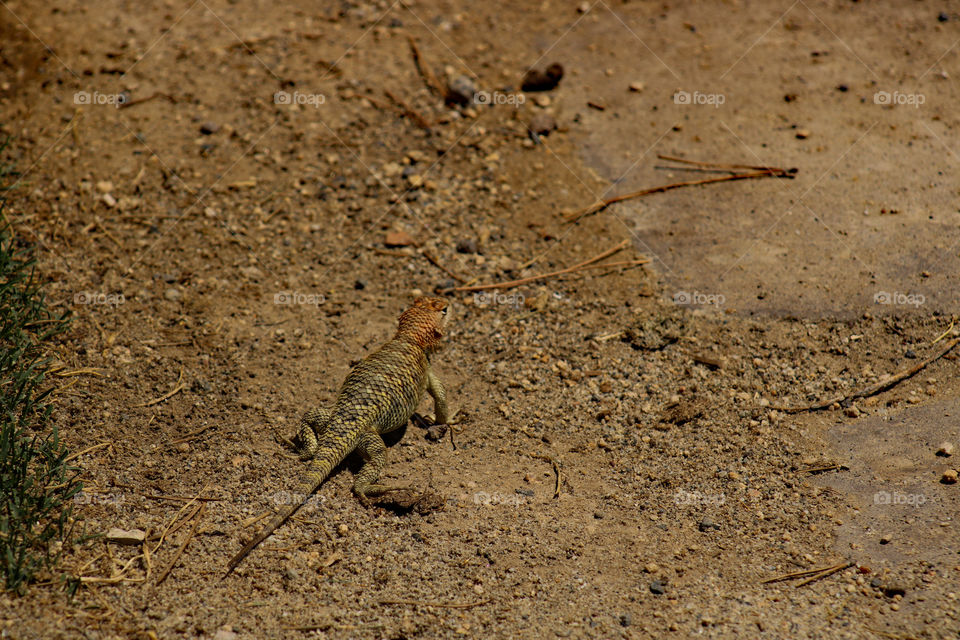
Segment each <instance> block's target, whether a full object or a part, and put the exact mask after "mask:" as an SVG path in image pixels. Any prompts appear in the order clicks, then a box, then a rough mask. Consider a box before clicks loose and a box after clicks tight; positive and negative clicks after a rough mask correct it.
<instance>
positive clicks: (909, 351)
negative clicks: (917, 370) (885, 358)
mask: <svg viewBox="0 0 960 640" xmlns="http://www.w3.org/2000/svg"><path fill="white" fill-rule="evenodd" d="M903 357H904V358H909V359H910V360H914V359H915V358H916V357H917V352H916V351H914V350H913V349H907V351H906V353H904V354H903Z"/></svg>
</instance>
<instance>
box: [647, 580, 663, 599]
mask: <svg viewBox="0 0 960 640" xmlns="http://www.w3.org/2000/svg"><path fill="white" fill-rule="evenodd" d="M666 592H667V586H666V585H665V584H663V582H662V581H660V580H654V581H653V582H651V583H650V593H652V594H654V595H658V596H662V595H663V594H665V593H666Z"/></svg>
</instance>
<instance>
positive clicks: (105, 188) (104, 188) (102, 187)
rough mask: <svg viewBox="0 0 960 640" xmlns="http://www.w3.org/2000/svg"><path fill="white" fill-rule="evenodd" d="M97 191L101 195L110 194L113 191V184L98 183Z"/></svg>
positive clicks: (103, 181)
mask: <svg viewBox="0 0 960 640" xmlns="http://www.w3.org/2000/svg"><path fill="white" fill-rule="evenodd" d="M97 191H99V192H100V193H110V192H111V191H113V183H112V182H110V181H109V180H102V181H100V182H98V183H97Z"/></svg>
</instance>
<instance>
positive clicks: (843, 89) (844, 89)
mask: <svg viewBox="0 0 960 640" xmlns="http://www.w3.org/2000/svg"><path fill="white" fill-rule="evenodd" d="M837 91H839V92H840V93H846V92H847V91H850V87H849V86H847V85H845V84H838V85H837Z"/></svg>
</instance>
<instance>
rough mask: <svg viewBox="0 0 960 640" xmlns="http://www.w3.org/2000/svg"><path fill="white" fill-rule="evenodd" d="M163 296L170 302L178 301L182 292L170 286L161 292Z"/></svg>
mask: <svg viewBox="0 0 960 640" xmlns="http://www.w3.org/2000/svg"><path fill="white" fill-rule="evenodd" d="M163 297H164V298H166V299H167V300H169V301H170V302H179V301H180V299H181V298H183V293H181V292H180V289H177V288H176V287H170V288H169V289H167V290H166V291H164V292H163Z"/></svg>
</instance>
